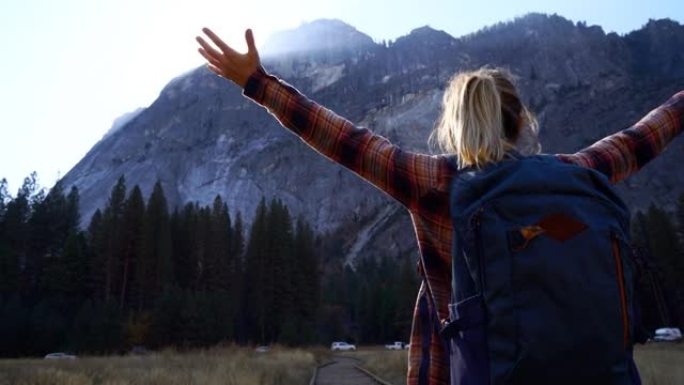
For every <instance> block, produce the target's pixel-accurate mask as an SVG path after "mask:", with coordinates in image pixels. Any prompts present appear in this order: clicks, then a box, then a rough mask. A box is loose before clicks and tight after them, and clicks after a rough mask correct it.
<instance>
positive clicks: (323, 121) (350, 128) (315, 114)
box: [197, 29, 449, 209]
mask: <svg viewBox="0 0 684 385" xmlns="http://www.w3.org/2000/svg"><path fill="white" fill-rule="evenodd" d="M204 32H205V33H206V34H207V36H209V38H210V39H212V41H213V42H214V44H216V46H217V47H219V49H220V51H219V50H217V49H214V48H213V47H212V46H210V45H209V44H208V43H206V42H205V41H204V40H202V38H199V37H198V38H197V39H198V42H199V43H200V45H201V46H202V48H200V53H201V54H202V56H204V57H205V58H206V59H207V61H208V62H209V65H208V66H209V69H210V70H212V71H213V72H214V73H216V74H218V75H219V76H222V77H224V78H226V79H229V80H231V81H233V82H235V83H236V84H238V85H239V86H241V87H243V88H244V94H245V95H246V96H247V97H249V98H251V99H252V100H254V101H255V102H257V103H259V104H261V105H262V106H264V107H266V108H267V109H268V111H269V112H270V113H271V114H273V115H274V116H275V117H276V118H277V119H278V121H279V122H280V123H281V124H282V125H283V126H285V127H287V128H289V129H290V130H291V131H293V132H294V133H295V134H297V135H298V136H300V137H301V138H302V139H303V140H304V141H305V142H306V143H307V144H309V145H310V146H311V147H313V148H314V149H315V150H316V151H318V152H320V153H322V154H323V155H325V156H326V157H328V158H330V159H331V160H333V161H335V162H338V163H340V164H342V165H343V166H345V167H347V168H349V169H350V170H352V171H354V172H355V173H356V174H358V175H360V176H361V177H362V178H364V179H366V180H367V181H369V182H370V183H372V184H373V185H375V186H376V187H378V188H380V189H381V190H383V191H385V192H386V193H388V194H389V195H390V196H392V197H394V198H395V199H397V200H398V201H400V202H401V203H402V204H404V205H405V206H406V207H408V208H409V209H411V208H413V207H415V205H416V204H417V203H418V200H419V199H420V197H422V196H423V195H424V194H425V193H426V192H428V191H429V190H430V188H431V187H432V186H434V185H435V184H436V183H437V178H438V175H444V170H442V169H441V168H447V167H449V166H448V163H447V161H446V159H445V158H443V157H438V156H429V155H422V154H415V153H411V152H407V151H403V150H401V149H400V148H398V147H397V146H394V145H393V144H392V143H390V142H389V141H388V140H387V139H385V138H383V137H382V136H380V135H376V134H373V133H372V132H371V131H370V130H368V129H365V128H358V127H355V126H354V125H353V124H352V123H350V122H349V121H347V120H346V119H344V118H342V117H340V116H338V115H337V114H335V113H334V112H332V111H330V110H328V109H326V108H324V107H322V106H320V105H318V104H316V103H315V102H313V101H311V100H309V99H308V98H307V97H305V96H304V95H302V94H301V93H299V92H298V91H297V90H296V89H295V88H294V87H292V86H290V85H288V84H286V83H284V82H282V81H280V80H278V79H277V78H275V77H273V76H270V75H268V74H266V72H265V71H264V70H263V68H262V67H261V64H260V62H259V56H258V53H257V51H256V48H254V38H253V37H252V33H251V31H250V30H248V31H247V33H246V39H247V46H248V52H247V54H245V55H240V54H238V53H237V52H235V51H234V50H233V49H232V48H230V47H228V46H227V45H226V44H225V43H224V42H223V41H221V40H220V39H219V38H218V37H217V36H216V35H215V34H214V33H213V32H211V31H210V30H208V29H205V30H204Z"/></svg>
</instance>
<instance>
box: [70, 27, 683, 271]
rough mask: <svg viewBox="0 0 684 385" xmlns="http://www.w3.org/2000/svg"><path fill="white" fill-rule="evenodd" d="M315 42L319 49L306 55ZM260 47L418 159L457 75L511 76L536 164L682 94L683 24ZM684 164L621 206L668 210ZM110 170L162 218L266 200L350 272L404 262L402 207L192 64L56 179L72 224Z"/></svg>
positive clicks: (662, 163) (643, 175) (302, 36)
mask: <svg viewBox="0 0 684 385" xmlns="http://www.w3.org/2000/svg"><path fill="white" fill-rule="evenodd" d="M312 33H313V34H314V35H316V34H319V35H320V36H321V37H322V39H321V40H320V41H317V42H313V43H311V44H310V45H306V44H305V43H307V42H308V41H309V40H308V39H309V37H310V36H312V35H311V34H312ZM333 37H337V38H338V39H337V40H336V39H334V38H333ZM335 42H339V44H340V45H339V46H336V45H335ZM305 46H306V47H307V48H306V50H304V49H302V50H299V49H298V48H299V47H305ZM264 51H265V52H266V51H268V52H270V54H268V55H264V66H265V68H266V69H267V70H268V71H270V72H272V73H274V74H276V75H278V76H280V77H281V78H283V79H285V80H286V81H288V82H289V83H291V84H293V85H294V86H296V87H297V88H298V89H300V90H301V91H303V92H304V93H305V94H307V95H308V96H310V97H311V98H312V99H314V100H317V101H318V102H320V103H321V104H323V105H325V106H327V107H329V108H331V109H332V110H334V111H336V112H338V113H339V114H341V115H343V116H345V117H347V118H348V119H350V120H351V121H353V122H356V123H358V124H359V125H363V126H367V127H369V128H371V129H373V130H374V131H376V132H377V133H379V134H381V135H383V136H386V137H388V138H390V139H391V140H392V141H393V142H395V143H397V144H398V145H400V146H402V147H403V148H405V149H407V150H413V151H429V149H428V148H427V145H426V140H427V137H428V135H429V133H430V131H431V130H432V128H433V127H434V122H435V120H436V119H437V117H438V114H439V109H440V103H441V97H442V94H443V90H444V86H445V84H446V83H447V81H448V80H449V78H450V77H451V76H452V75H453V74H454V73H455V72H456V71H459V70H463V69H473V68H477V67H479V66H482V65H494V66H506V67H508V68H509V69H511V70H512V71H513V72H514V73H515V74H517V75H518V76H519V87H520V89H521V93H522V95H523V98H524V99H525V101H526V102H527V103H528V104H529V105H530V106H531V108H532V109H533V110H534V111H535V112H536V113H537V115H538V118H539V121H540V124H541V141H542V144H543V146H544V150H545V152H549V153H557V152H574V151H577V150H579V149H581V148H583V147H585V146H587V145H589V144H591V143H593V142H595V141H596V140H598V139H600V138H602V137H604V136H606V135H608V134H610V133H612V132H615V131H618V130H620V129H622V128H625V127H627V126H629V125H631V124H633V123H634V122H636V121H637V120H638V119H639V118H641V117H642V116H644V115H645V114H646V113H647V112H648V111H649V110H650V109H652V108H654V107H656V106H658V105H659V104H660V103H662V102H664V101H665V100H666V99H667V98H668V97H669V96H671V95H673V94H674V93H675V92H677V91H679V90H681V89H684V56H683V55H684V26H682V25H680V24H678V23H677V22H674V21H672V20H652V21H649V22H648V23H647V24H646V25H645V26H644V27H643V28H641V29H640V30H637V31H634V32H631V33H629V34H627V35H625V36H619V35H617V34H615V33H609V34H606V33H605V32H604V31H603V30H602V29H601V28H600V27H598V26H587V25H586V24H585V23H573V22H571V21H569V20H566V19H564V18H562V17H560V16H557V15H542V14H529V15H526V16H524V17H521V18H518V19H515V20H513V21H510V22H506V23H499V24H497V25H494V26H491V27H488V28H485V29H483V30H481V31H478V32H476V33H473V34H471V35H467V36H463V37H460V38H454V37H452V36H449V35H448V34H447V33H445V32H443V31H437V30H434V29H432V28H430V27H427V26H426V27H422V28H418V29H415V30H413V31H411V32H410V33H409V34H407V35H406V36H403V37H401V38H398V39H396V41H393V42H389V43H384V42H383V43H380V44H376V43H374V42H373V41H372V39H370V38H369V37H367V36H366V35H363V34H362V33H360V32H358V31H356V29H354V28H353V27H351V26H348V25H346V24H344V23H342V22H340V21H337V20H320V21H316V22H312V23H308V24H304V25H302V26H301V27H300V28H298V29H295V30H292V31H287V32H283V33H282V34H281V35H277V36H274V37H273V38H271V39H270V40H269V41H268V42H267V43H266V45H265V46H264ZM683 162H684V141H682V140H681V139H679V140H677V141H675V142H674V143H673V144H672V145H671V146H670V148H669V149H668V151H666V153H665V154H663V155H662V156H660V157H659V158H658V159H656V160H655V161H653V162H651V163H650V164H649V165H647V166H646V167H645V168H644V169H643V170H642V171H641V172H640V173H639V174H637V175H635V176H633V177H631V178H629V179H628V180H626V181H624V182H622V183H620V184H619V185H618V188H619V190H620V192H621V193H622V195H623V197H624V198H625V200H626V201H627V202H628V204H629V205H630V207H631V208H632V209H635V210H636V209H644V208H646V207H648V205H650V204H651V203H655V204H657V205H661V206H664V207H665V208H669V209H672V208H673V204H674V201H675V199H676V197H678V196H679V194H681V193H682V192H683V190H684V169H680V168H678V167H672V166H671V165H676V164H681V163H683ZM122 174H123V175H125V177H126V180H127V183H128V185H129V186H133V185H134V184H138V185H140V187H141V188H142V190H143V194H144V195H148V194H149V193H150V191H151V189H152V186H153V184H154V182H155V181H156V180H160V181H161V183H162V185H163V187H164V190H165V192H166V194H167V198H168V200H169V203H170V205H171V206H172V207H173V206H175V205H182V204H183V203H185V202H188V201H198V202H200V203H201V204H202V205H205V204H209V203H210V202H211V201H212V200H213V198H214V197H215V196H216V195H217V194H220V195H221V196H223V198H224V199H225V201H226V202H227V203H228V205H229V207H230V209H231V211H232V212H233V213H234V212H235V211H236V210H240V211H241V212H242V213H243V215H244V216H245V219H246V220H247V221H248V222H249V221H250V220H251V216H252V215H253V213H254V210H255V207H256V205H257V203H258V201H259V199H260V198H261V197H262V196H265V197H267V199H268V198H270V197H279V198H280V199H282V200H283V201H284V202H285V203H286V204H287V205H288V207H289V208H290V209H291V210H292V212H293V213H294V214H295V215H303V216H305V217H306V218H307V219H308V220H309V221H310V222H311V223H312V225H313V226H314V227H315V228H316V230H318V231H319V232H323V233H326V234H328V235H329V239H332V240H333V241H334V242H333V241H331V244H332V245H334V247H333V249H334V252H335V253H339V254H342V255H344V256H345V257H346V258H347V260H348V261H354V260H355V259H356V258H359V257H360V258H366V257H373V256H379V255H391V256H397V257H400V256H406V255H411V256H413V257H415V256H416V255H417V254H416V253H417V249H416V244H415V240H414V239H415V238H414V235H413V229H412V226H411V223H410V220H409V217H408V214H407V213H406V211H405V210H404V209H403V208H402V207H401V206H400V205H399V204H397V203H396V202H394V201H393V200H391V199H390V198H388V197H387V196H386V195H384V194H383V193H381V192H379V191H378V190H376V189H375V188H374V187H372V186H370V185H368V184H367V183H364V182H363V181H361V180H360V179H359V178H358V177H356V176H355V175H353V174H352V173H350V172H348V171H346V170H344V169H343V168H342V167H340V166H338V165H336V164H333V163H332V162H330V161H328V160H326V159H324V158H323V157H321V156H320V155H318V154H316V153H314V152H313V151H311V150H310V149H309V148H308V147H307V146H306V145H304V144H303V143H301V142H300V141H299V140H298V139H297V138H296V137H294V136H293V135H292V134H290V133H289V132H288V131H286V130H285V129H283V128H282V127H280V126H279V124H278V123H277V122H276V121H275V120H274V119H273V118H272V117H271V116H270V115H268V114H267V113H266V112H265V111H264V110H263V109H262V108H261V107H259V106H256V105H255V104H253V103H252V102H251V101H249V100H247V99H246V98H244V97H243V96H242V95H241V93H240V90H239V89H237V87H234V86H232V85H229V84H227V83H226V82H225V81H223V80H221V79H219V78H218V77H216V76H214V75H212V74H210V73H209V72H208V71H206V70H205V69H204V68H198V69H196V70H193V71H191V72H189V73H186V74H184V75H181V76H179V77H178V78H176V79H174V80H173V81H171V82H170V83H169V84H168V85H167V86H166V87H165V88H164V89H163V90H162V91H161V94H160V95H159V98H158V99H157V100H156V101H155V102H154V103H153V104H152V105H151V106H150V107H148V108H146V109H145V110H144V111H141V112H139V113H137V114H135V115H134V117H133V118H132V119H131V120H130V121H128V122H127V123H126V124H125V125H124V126H122V127H120V128H118V129H117V130H116V131H115V132H112V133H111V134H110V135H107V136H105V137H104V138H103V139H102V140H101V141H100V142H98V143H97V144H96V145H95V146H94V147H93V148H92V149H91V150H90V152H89V153H88V154H87V155H86V156H85V157H84V158H83V159H82V160H81V161H80V162H79V163H78V164H77V165H76V166H75V167H74V168H73V169H72V170H71V171H70V172H69V173H68V174H67V175H65V177H64V183H65V186H70V185H76V186H77V187H78V188H79V190H80V192H81V212H82V214H83V221H84V223H85V222H87V221H89V220H90V216H91V215H92V214H93V212H94V211H95V210H96V209H97V208H98V207H102V206H103V205H104V204H105V203H106V200H107V198H108V196H109V191H110V189H111V188H112V186H113V185H114V183H115V181H116V179H117V178H118V177H119V176H120V175H122Z"/></svg>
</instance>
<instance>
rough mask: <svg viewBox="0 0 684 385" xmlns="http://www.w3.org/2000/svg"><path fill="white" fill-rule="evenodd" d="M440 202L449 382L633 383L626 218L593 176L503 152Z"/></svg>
mask: <svg viewBox="0 0 684 385" xmlns="http://www.w3.org/2000/svg"><path fill="white" fill-rule="evenodd" d="M449 199H450V210H451V217H452V221H453V232H454V234H453V243H454V244H453V247H452V277H453V278H452V301H451V303H450V304H449V319H448V320H444V321H443V323H442V330H441V335H442V336H443V338H444V340H445V343H446V346H447V348H448V351H449V357H450V374H451V384H452V385H503V384H505V385H509V384H512V385H518V384H525V385H531V384H544V385H546V384H554V385H555V384H582V385H585V384H602V385H608V384H614V385H618V384H619V385H623V384H625V385H626V384H640V380H639V374H638V372H637V370H636V366H635V365H634V361H633V359H632V346H633V343H634V332H635V330H636V328H637V325H635V324H636V322H637V321H636V320H635V311H634V302H635V299H634V284H633V281H634V279H633V275H634V266H633V262H632V260H631V258H630V257H629V254H630V253H631V247H630V244H629V234H630V233H629V229H630V225H629V219H630V217H629V211H628V209H627V207H626V206H625V204H624V202H623V201H622V199H621V198H620V197H619V196H618V194H617V193H616V191H615V190H614V188H613V187H612V185H611V184H610V182H609V181H608V179H607V178H606V177H605V176H604V175H603V174H601V173H599V172H598V171H595V170H592V169H588V168H583V167H579V166H576V165H572V164H567V163H564V162H562V161H560V160H559V159H558V158H556V157H555V156H552V155H537V156H530V157H519V155H517V154H512V156H509V157H507V158H505V159H504V160H502V161H501V162H498V163H495V164H491V165H489V166H487V167H485V168H483V169H463V170H459V171H458V172H457V174H456V175H455V176H454V178H453V181H452V182H451V190H450V197H449Z"/></svg>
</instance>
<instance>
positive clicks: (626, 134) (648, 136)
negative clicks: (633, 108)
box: [558, 91, 684, 183]
mask: <svg viewBox="0 0 684 385" xmlns="http://www.w3.org/2000/svg"><path fill="white" fill-rule="evenodd" d="M683 130H684V91H680V92H679V93H677V94H675V95H674V96H672V97H671V98H670V99H669V100H668V101H667V102H665V103H664V104H662V105H661V106H660V107H658V108H656V109H654V110H653V111H651V112H649V113H648V115H646V116H645V117H643V118H642V119H641V120H639V121H638V122H637V123H636V124H634V125H633V126H631V127H629V128H627V129H624V130H622V131H620V132H617V133H615V134H613V135H610V136H608V137H606V138H604V139H601V140H599V141H598V142H596V143H594V144H593V145H591V146H589V147H587V148H585V149H583V150H581V151H579V152H577V153H575V154H561V155H558V156H559V157H560V158H561V159H562V160H563V161H565V162H568V163H574V164H577V165H580V166H584V167H589V168H593V169H596V170H598V171H601V172H602V173H603V174H605V175H606V176H608V178H609V179H610V180H611V182H613V183H617V182H619V181H621V180H623V179H625V178H627V177H628V176H630V175H632V174H634V173H635V172H637V171H639V170H640V169H641V167H643V166H644V165H645V164H646V163H648V162H649V161H650V160H652V159H653V158H655V157H656V156H658V155H659V154H660V153H661V152H662V151H663V150H664V149H665V147H666V146H667V145H668V144H669V143H670V141H672V139H674V138H675V137H676V136H677V135H678V134H679V133H681V132H682V131H683Z"/></svg>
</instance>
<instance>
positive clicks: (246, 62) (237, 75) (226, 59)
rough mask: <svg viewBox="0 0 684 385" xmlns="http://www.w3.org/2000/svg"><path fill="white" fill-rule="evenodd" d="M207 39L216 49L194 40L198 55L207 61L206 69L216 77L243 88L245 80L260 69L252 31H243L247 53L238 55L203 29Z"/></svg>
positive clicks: (210, 32) (211, 33) (219, 39)
mask: <svg viewBox="0 0 684 385" xmlns="http://www.w3.org/2000/svg"><path fill="white" fill-rule="evenodd" d="M202 32H204V33H205V34H206V35H207V36H208V37H209V39H211V41H212V42H213V43H214V44H215V45H216V47H218V49H216V48H214V47H213V46H212V45H210V44H209V43H207V42H206V41H204V39H202V38H201V37H199V36H197V38H196V40H197V42H198V43H199V44H200V46H201V48H198V51H199V53H200V54H201V55H202V56H204V58H205V59H207V62H209V63H208V64H207V67H208V68H209V70H211V71H212V72H214V73H215V74H216V75H218V76H221V77H223V78H226V79H228V80H231V81H233V82H234V83H236V84H237V85H239V86H240V87H242V88H244V87H245V84H246V83H247V79H249V77H250V76H251V75H252V74H253V73H254V71H256V70H257V69H258V68H259V67H261V61H260V60H259V53H258V52H257V50H256V46H255V45H254V36H253V35H252V30H251V29H248V30H246V31H245V40H246V41H247V53H246V54H240V53H238V52H236V51H235V50H234V49H232V48H230V46H228V44H226V43H224V42H223V40H221V38H219V37H218V36H217V35H216V34H215V33H214V32H212V31H211V30H210V29H209V28H203V29H202Z"/></svg>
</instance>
